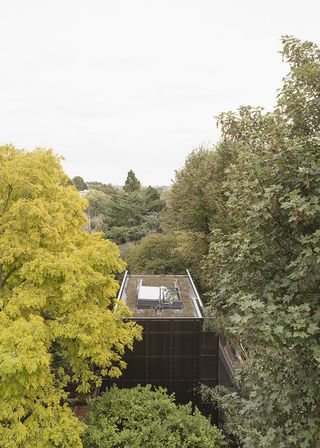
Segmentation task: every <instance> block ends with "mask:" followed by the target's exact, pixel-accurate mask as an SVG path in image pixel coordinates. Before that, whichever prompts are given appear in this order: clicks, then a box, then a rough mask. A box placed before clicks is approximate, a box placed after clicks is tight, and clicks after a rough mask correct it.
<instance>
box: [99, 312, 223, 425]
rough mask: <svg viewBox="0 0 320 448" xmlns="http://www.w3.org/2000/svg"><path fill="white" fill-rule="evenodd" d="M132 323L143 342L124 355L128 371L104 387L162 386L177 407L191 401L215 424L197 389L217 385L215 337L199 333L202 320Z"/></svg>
mask: <svg viewBox="0 0 320 448" xmlns="http://www.w3.org/2000/svg"><path fill="white" fill-rule="evenodd" d="M135 320H136V321H137V322H138V323H139V324H140V325H142V327H143V340H142V341H141V342H136V343H135V346H134V349H133V351H132V352H131V351H128V352H127V353H126V355H125V358H124V359H125V361H126V362H127V363H128V367H127V369H126V370H125V371H124V373H123V375H122V377H121V378H119V379H118V380H116V381H114V380H112V379H110V380H106V381H105V382H104V386H105V387H106V386H107V385H110V384H111V383H116V384H117V385H118V386H119V387H133V386H135V385H137V384H142V385H145V384H153V385H155V386H163V387H166V388H167V389H168V391H169V392H170V393H171V392H174V393H175V395H176V399H177V402H178V403H187V402H189V401H192V402H193V403H194V404H196V405H197V406H198V407H200V408H201V410H202V411H203V412H204V413H206V414H207V415H212V417H213V420H214V421H217V415H216V413H215V411H214V410H213V408H212V405H211V404H210V405H209V404H206V403H203V402H202V401H201V399H200V397H199V394H198V393H197V391H196V389H197V388H198V387H199V385H200V383H202V384H206V385H208V386H216V385H217V384H218V369H219V341H218V337H217V336H216V335H215V334H214V333H211V332H203V331H202V325H203V319H193V318H179V319H166V318H163V317H160V318H159V319H157V318H151V319H141V320H139V319H135Z"/></svg>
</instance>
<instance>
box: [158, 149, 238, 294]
mask: <svg viewBox="0 0 320 448" xmlns="http://www.w3.org/2000/svg"><path fill="white" fill-rule="evenodd" d="M233 158H234V151H233V150H232V144H231V142H222V143H220V144H218V145H217V147H216V148H214V149H210V148H205V147H200V148H199V149H198V150H196V151H193V152H192V153H191V154H190V155H189V156H188V158H187V160H186V162H185V165H184V167H183V168H182V169H181V170H180V171H177V172H176V177H175V181H174V183H173V186H172V188H171V190H170V191H169V192H168V193H167V195H166V209H165V214H164V217H163V220H162V226H163V227H164V228H165V229H166V230H167V231H171V232H175V233H176V236H177V239H178V241H179V251H180V255H181V256H182V257H183V258H184V260H185V263H186V264H187V265H188V267H189V269H190V270H191V272H192V275H193V277H194V278H195V279H196V280H197V282H198V284H199V285H200V286H201V288H202V290H204V289H206V281H205V279H204V278H203V275H202V272H201V269H200V265H201V260H202V259H203V257H204V256H205V255H207V253H208V250H209V244H210V241H211V233H212V231H213V230H214V229H215V228H221V227H223V228H227V227H229V226H232V225H233V224H234V221H233V219H231V218H230V217H228V216H227V214H226V210H225V202H226V199H227V198H226V196H225V194H224V191H223V190H222V185H223V182H224V181H225V178H226V170H227V168H228V166H229V165H230V163H231V162H232V160H233Z"/></svg>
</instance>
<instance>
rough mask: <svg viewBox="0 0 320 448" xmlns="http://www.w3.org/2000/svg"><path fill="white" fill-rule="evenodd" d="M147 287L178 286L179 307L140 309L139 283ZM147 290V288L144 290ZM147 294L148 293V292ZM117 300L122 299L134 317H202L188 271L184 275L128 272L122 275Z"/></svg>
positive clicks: (198, 298) (196, 292)
mask: <svg viewBox="0 0 320 448" xmlns="http://www.w3.org/2000/svg"><path fill="white" fill-rule="evenodd" d="M141 281H142V285H143V286H140V290H141V288H144V287H146V288H148V291H150V292H151V289H149V288H152V289H153V288H154V289H153V291H155V290H156V289H158V288H159V287H161V286H164V287H167V288H175V287H177V286H178V288H179V294H180V296H181V301H182V308H181V309H172V308H170V309H164V310H162V311H161V312H159V311H157V310H156V307H155V308H148V309H141V308H138V306H137V301H138V290H139V285H141ZM144 292H147V289H146V290H145V291H144ZM148 295H149V294H148ZM118 300H123V301H124V302H125V303H126V304H127V306H128V307H129V308H130V310H131V311H132V313H133V316H132V317H135V318H139V319H140V318H158V319H159V318H202V308H203V305H202V302H201V299H200V297H199V294H198V291H197V289H196V287H195V285H194V283H193V280H192V278H191V275H190V273H189V271H187V274H186V275H146V274H141V275H139V274H129V273H128V272H127V271H126V273H125V275H124V278H123V281H122V284H121V288H120V290H119V295H118Z"/></svg>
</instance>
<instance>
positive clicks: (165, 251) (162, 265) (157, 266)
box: [127, 234, 186, 274]
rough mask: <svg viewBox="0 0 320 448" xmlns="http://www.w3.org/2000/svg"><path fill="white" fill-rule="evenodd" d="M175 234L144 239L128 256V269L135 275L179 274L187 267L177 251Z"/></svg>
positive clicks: (151, 236) (156, 235)
mask: <svg viewBox="0 0 320 448" xmlns="http://www.w3.org/2000/svg"><path fill="white" fill-rule="evenodd" d="M177 245H178V241H177V238H176V237H175V235H173V234H167V235H162V234H154V235H148V236H146V237H144V238H142V240H141V241H139V243H138V244H137V245H136V246H134V247H133V248H132V249H131V250H129V253H128V254H127V262H128V267H129V269H130V271H131V272H133V273H137V274H138V273H140V274H141V273H144V274H179V273H184V272H185V270H186V265H185V264H184V262H183V260H182V257H181V256H180V255H179V252H178V250H177Z"/></svg>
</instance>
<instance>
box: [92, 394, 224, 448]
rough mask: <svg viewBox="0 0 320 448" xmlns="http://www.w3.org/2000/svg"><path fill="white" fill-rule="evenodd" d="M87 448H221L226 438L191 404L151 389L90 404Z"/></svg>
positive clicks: (109, 395) (113, 395)
mask: <svg viewBox="0 0 320 448" xmlns="http://www.w3.org/2000/svg"><path fill="white" fill-rule="evenodd" d="M86 423H87V431H86V434H85V436H84V446H85V448H129V447H131V448H140V447H145V448H163V447H166V448H219V447H221V446H222V442H223V437H222V435H221V433H220V431H219V430H218V429H217V428H216V427H214V426H212V425H211V423H210V421H209V420H208V419H207V418H205V417H204V416H203V415H201V413H200V412H199V411H198V409H195V411H194V412H192V408H191V404H189V405H176V404H175V402H174V396H173V395H168V394H167V393H166V390H165V389H163V388H158V389H155V390H152V388H151V386H150V385H149V386H146V387H142V386H137V387H134V388H132V389H117V388H116V387H112V388H111V389H110V390H108V391H107V392H105V393H104V394H102V396H100V397H99V398H97V399H95V400H94V401H93V402H92V404H91V410H90V412H89V416H88V419H87V421H86Z"/></svg>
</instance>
